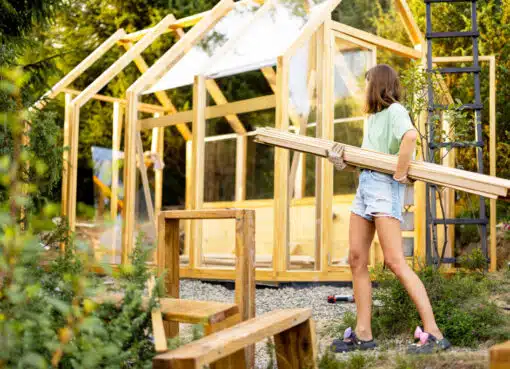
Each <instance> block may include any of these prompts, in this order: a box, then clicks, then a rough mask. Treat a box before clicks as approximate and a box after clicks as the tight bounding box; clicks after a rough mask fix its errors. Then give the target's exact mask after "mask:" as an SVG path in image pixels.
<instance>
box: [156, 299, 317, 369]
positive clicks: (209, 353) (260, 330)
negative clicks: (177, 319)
mask: <svg viewBox="0 0 510 369" xmlns="http://www.w3.org/2000/svg"><path fill="white" fill-rule="evenodd" d="M311 314H312V312H311V309H292V310H276V311H273V312H271V313H268V314H264V315H262V316H260V317H257V318H254V319H251V320H249V321H246V322H242V323H240V324H238V325H236V326H234V327H231V328H228V329H224V330H222V331H219V332H216V333H213V334H211V335H210V336H206V337H204V338H201V339H199V340H197V341H194V342H191V343H190V344H188V345H185V346H181V347H179V348H177V349H176V350H173V351H170V352H167V353H165V354H161V355H158V356H156V357H155V358H154V360H153V368H154V369H163V368H175V367H176V366H174V365H175V364H177V363H179V362H185V363H187V364H189V365H190V366H189V367H190V368H197V369H198V368H202V367H203V366H204V365H208V364H210V363H213V362H215V361H216V360H218V359H221V358H223V357H225V356H228V355H230V354H233V353H234V352H236V351H239V350H240V349H243V348H244V347H246V346H249V345H252V344H254V343H256V342H258V341H260V340H262V339H264V338H266V337H270V336H273V335H275V334H279V333H281V332H283V331H285V330H288V329H290V328H292V327H295V326H297V325H299V324H301V323H303V322H305V321H306V320H308V319H310V317H311ZM177 367H178V366H177Z"/></svg>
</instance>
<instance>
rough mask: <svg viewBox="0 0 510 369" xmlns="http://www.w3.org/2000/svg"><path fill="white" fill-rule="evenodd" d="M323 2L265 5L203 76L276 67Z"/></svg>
mask: <svg viewBox="0 0 510 369" xmlns="http://www.w3.org/2000/svg"><path fill="white" fill-rule="evenodd" d="M328 3H329V1H327V0H314V1H308V0H280V1H272V2H269V3H267V4H265V5H264V6H263V7H262V8H261V9H260V10H259V11H258V12H257V14H256V15H255V18H254V20H253V22H252V23H251V24H250V25H249V27H246V28H244V29H243V32H242V34H241V35H240V36H239V37H238V38H237V40H236V41H235V45H233V46H232V47H231V48H229V50H227V52H226V53H224V54H223V55H222V56H221V58H219V59H218V61H217V63H214V64H213V65H212V66H211V67H210V69H208V70H207V71H206V72H205V75H206V76H208V77H210V78H219V77H224V76H230V75H234V74H238V73H242V72H248V71H251V70H256V69H259V68H262V67H267V66H272V65H275V64H276V59H277V57H278V56H281V55H283V54H284V53H285V52H286V51H287V49H288V48H289V47H290V46H291V45H292V44H293V42H294V41H295V40H296V39H297V38H298V37H299V35H300V34H301V31H302V30H303V28H304V26H305V25H306V24H307V23H308V21H310V20H311V19H313V18H314V17H315V16H318V14H319V13H321V11H322V10H323V9H324V7H325V6H327V4H328Z"/></svg>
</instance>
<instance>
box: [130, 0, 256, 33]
mask: <svg viewBox="0 0 510 369" xmlns="http://www.w3.org/2000/svg"><path fill="white" fill-rule="evenodd" d="M239 2H240V3H246V4H249V3H250V2H251V1H250V0H241V1H239ZM255 2H257V3H263V2H264V1H263V0H255ZM210 12H211V10H207V11H205V12H201V13H197V14H193V15H190V16H188V17H184V18H181V19H178V20H177V21H176V22H175V23H174V24H171V25H170V27H169V28H168V30H167V32H173V31H178V30H181V29H183V28H188V27H192V26H194V25H195V24H197V23H198V22H199V21H200V20H201V19H202V18H204V17H205V16H206V15H208V14H209V13H210ZM150 30H151V28H146V29H143V30H140V31H136V32H133V33H129V34H127V35H126V36H124V37H123V38H122V39H121V40H120V42H132V41H137V40H139V39H140V38H142V37H143V36H144V35H145V34H146V33H147V32H150Z"/></svg>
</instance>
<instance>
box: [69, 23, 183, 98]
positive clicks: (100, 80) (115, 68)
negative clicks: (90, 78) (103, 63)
mask: <svg viewBox="0 0 510 369" xmlns="http://www.w3.org/2000/svg"><path fill="white" fill-rule="evenodd" d="M173 22H175V17H174V16H173V15H172V14H169V15H167V16H166V17H165V18H163V19H162V20H161V21H160V22H159V23H158V24H157V25H156V26H154V27H153V28H152V29H151V31H150V32H148V33H147V34H145V35H144V36H143V38H142V39H141V40H140V41H138V42H137V43H136V45H134V46H133V47H131V48H130V49H128V50H127V51H126V52H125V53H124V54H123V55H122V56H121V57H120V58H119V59H117V60H116V61H115V62H114V63H113V64H112V65H110V66H109V67H108V68H107V69H106V70H105V71H104V72H103V73H101V75H100V76H99V77H97V78H96V79H95V80H94V82H92V83H91V84H90V85H88V86H87V88H85V90H83V91H82V92H81V93H80V94H79V95H78V96H77V97H75V99H74V100H73V103H74V104H76V106H79V107H82V106H83V104H85V103H86V102H87V101H89V100H90V99H91V98H92V96H94V95H95V94H97V93H98V92H99V91H100V90H101V89H102V88H103V87H104V86H106V84H107V83H108V82H110V81H111V80H112V79H113V78H114V77H115V76H116V75H117V74H119V73H120V72H121V71H122V70H123V69H124V68H125V67H127V66H128V65H129V63H131V62H132V61H133V60H134V59H135V58H136V57H137V56H139V55H140V54H141V53H142V52H143V51H144V50H145V49H146V48H147V47H149V46H150V45H151V44H152V43H153V42H154V40H155V39H156V38H158V37H159V36H160V35H161V34H162V33H163V31H164V30H165V29H166V28H167V27H168V25H170V24H172V23H173Z"/></svg>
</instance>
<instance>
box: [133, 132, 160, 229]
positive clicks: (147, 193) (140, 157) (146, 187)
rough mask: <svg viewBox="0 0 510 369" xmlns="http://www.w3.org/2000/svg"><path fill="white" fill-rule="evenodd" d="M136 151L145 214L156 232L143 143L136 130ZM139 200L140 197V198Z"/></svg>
mask: <svg viewBox="0 0 510 369" xmlns="http://www.w3.org/2000/svg"><path fill="white" fill-rule="evenodd" d="M136 152H137V154H138V163H139V169H140V175H141V177H142V188H143V194H144V198H145V206H146V208H147V216H148V218H149V222H150V223H151V225H152V227H153V232H154V234H156V233H157V232H156V229H157V226H156V223H155V222H156V220H155V217H154V205H153V202H152V195H151V189H150V186H149V178H148V176H147V167H146V166H145V159H144V156H143V143H142V137H141V135H140V131H138V132H137V135H136ZM140 200H141V199H140Z"/></svg>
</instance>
